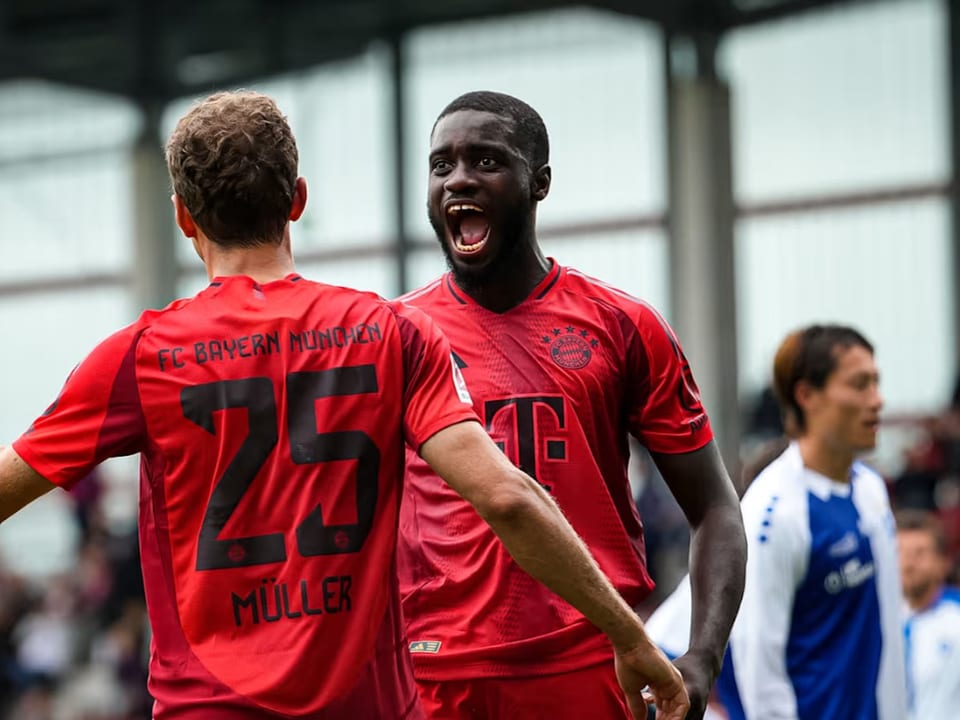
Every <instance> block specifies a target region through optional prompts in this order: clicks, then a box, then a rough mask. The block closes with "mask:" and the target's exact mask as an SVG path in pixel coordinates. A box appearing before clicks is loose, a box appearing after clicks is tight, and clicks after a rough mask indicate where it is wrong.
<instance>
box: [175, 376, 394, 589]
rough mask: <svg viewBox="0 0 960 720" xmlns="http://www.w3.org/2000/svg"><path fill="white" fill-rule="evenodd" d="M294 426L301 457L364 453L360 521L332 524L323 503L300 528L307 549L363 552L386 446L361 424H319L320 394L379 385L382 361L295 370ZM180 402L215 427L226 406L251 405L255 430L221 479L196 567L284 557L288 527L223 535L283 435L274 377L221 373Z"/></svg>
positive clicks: (302, 548) (290, 415)
mask: <svg viewBox="0 0 960 720" xmlns="http://www.w3.org/2000/svg"><path fill="white" fill-rule="evenodd" d="M286 382H287V400H288V406H287V432H288V435H289V438H290V459H291V460H292V461H293V462H294V463H296V464H298V465H307V464H319V463H324V462H332V461H336V460H356V461H357V475H356V488H357V489H356V501H357V522H356V523H352V524H345V525H331V526H327V525H325V524H324V522H323V511H322V507H321V506H320V505H317V507H315V508H314V509H313V510H312V511H311V512H310V513H309V514H308V515H307V517H306V518H304V520H303V521H302V522H301V523H300V524H299V525H298V526H297V528H296V537H297V549H298V551H299V552H300V554H301V555H303V556H304V557H314V556H318V555H336V554H341V553H352V552H357V551H359V550H360V549H361V548H362V547H363V543H364V541H365V540H366V538H367V536H368V535H369V534H370V530H371V529H372V527H373V518H374V515H375V512H376V505H377V498H378V495H379V473H380V450H379V448H377V446H376V444H375V443H374V442H373V439H372V438H371V437H370V436H369V435H367V434H366V433H365V432H363V431H361V430H345V431H336V432H325V433H318V432H317V414H316V404H315V401H316V400H318V399H321V398H328V397H337V396H345V395H360V394H366V393H376V392H378V389H379V386H378V383H377V374H376V367H375V366H374V365H358V366H353V367H339V368H330V369H328V370H321V371H308V372H297V373H290V374H289V375H288V376H287V379H286ZM180 405H181V408H182V410H183V415H184V417H185V418H186V419H188V420H190V421H191V422H193V423H194V424H196V425H198V426H200V427H201V428H203V429H204V430H206V431H207V432H209V433H210V434H211V435H214V434H216V429H215V427H214V423H213V414H214V412H216V411H218V410H226V409H231V408H241V407H245V408H247V422H248V434H247V437H246V438H245V439H244V441H243V443H242V444H241V445H240V448H239V449H238V450H237V453H236V454H235V455H234V457H233V459H232V460H231V461H230V463H229V464H228V466H227V469H226V470H225V471H224V473H223V475H222V476H221V477H220V479H219V480H218V481H217V483H216V485H215V486H214V489H213V492H212V493H211V495H210V499H209V500H208V502H207V507H206V510H205V511H204V516H203V521H202V523H201V526H200V533H199V537H198V540H197V563H196V569H197V570H198V571H201V570H218V569H225V568H235V567H246V566H251V565H262V564H268V563H277V562H283V561H285V560H286V559H287V550H286V544H285V541H284V536H283V533H268V534H263V535H251V536H246V537H238V538H230V539H221V538H220V533H221V532H222V531H223V528H224V527H225V526H226V524H227V522H228V521H229V519H230V516H231V515H232V514H233V512H234V511H235V510H236V509H237V506H238V505H239V504H240V502H241V500H242V499H243V496H244V495H245V494H246V492H247V491H248V490H249V489H250V486H251V485H252V484H253V482H254V480H255V479H256V476H257V475H258V474H259V472H260V470H261V468H262V467H263V465H264V464H265V463H266V461H267V460H268V458H269V457H270V454H271V453H272V452H273V450H274V448H275V447H276V445H277V442H278V440H279V437H278V435H279V431H278V422H277V407H276V400H275V398H274V385H273V382H272V381H271V380H270V378H267V377H252V378H243V379H241V380H219V381H215V382H210V383H204V384H201V385H194V386H191V387H187V388H184V389H183V390H182V391H181V393H180Z"/></svg>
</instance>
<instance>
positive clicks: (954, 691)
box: [906, 589, 960, 720]
mask: <svg viewBox="0 0 960 720" xmlns="http://www.w3.org/2000/svg"><path fill="white" fill-rule="evenodd" d="M907 612H908V614H907V622H906V642H907V699H908V704H909V708H910V712H909V717H910V718H911V720H914V719H916V720H919V719H920V718H949V717H956V716H957V715H958V714H960V591H958V590H955V589H945V590H944V591H943V592H942V593H940V595H939V597H937V599H936V600H935V601H934V602H933V604H931V605H930V606H929V607H927V608H924V609H923V610H920V611H919V612H916V613H913V612H910V611H909V610H908V611H907Z"/></svg>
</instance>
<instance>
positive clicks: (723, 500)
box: [652, 440, 747, 718]
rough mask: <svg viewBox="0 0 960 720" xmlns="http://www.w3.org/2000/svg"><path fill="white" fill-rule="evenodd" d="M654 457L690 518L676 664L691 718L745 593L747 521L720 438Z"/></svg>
mask: <svg viewBox="0 0 960 720" xmlns="http://www.w3.org/2000/svg"><path fill="white" fill-rule="evenodd" d="M652 456H653V460H654V462H655V463H656V465H657V468H658V469H659V470H660V474H661V475H662V476H663V478H664V480H665V481H666V483H667V485H668V486H669V487H670V490H671V492H672V493H673V496H674V497H675V498H676V500H677V502H678V503H679V504H680V507H681V508H682V509H683V512H684V513H685V514H686V516H687V520H688V521H689V523H690V530H691V539H690V587H691V595H692V614H691V618H690V622H691V625H690V627H691V631H690V648H689V650H688V651H687V653H686V655H684V656H683V657H681V658H680V659H678V660H677V661H676V664H677V667H678V668H680V670H681V672H682V673H683V676H684V681H685V682H686V685H687V691H688V692H689V694H690V706H691V714H690V715H689V717H691V718H700V717H701V716H702V713H703V712H704V710H705V708H706V704H707V698H708V695H709V693H710V688H711V687H712V686H713V683H714V682H715V681H716V679H717V676H718V675H719V674H720V666H721V663H722V661H723V654H724V650H725V649H726V646H727V639H728V637H729V636H730V629H731V627H732V626H733V621H734V620H735V619H736V617H737V610H738V609H739V607H740V600H741V597H742V595H743V587H744V573H745V566H746V559H747V542H746V538H745V536H744V531H743V520H742V518H741V516H740V505H739V501H738V499H737V494H736V491H735V490H734V487H733V483H732V482H731V481H730V478H729V476H728V475H727V472H726V470H725V469H724V466H723V461H722V460H721V459H720V453H719V451H718V450H717V446H716V443H715V442H713V441H712V440H711V441H710V442H709V443H707V444H706V445H705V446H704V447H702V448H700V449H699V450H694V451H693V452H688V453H680V454H665V453H652Z"/></svg>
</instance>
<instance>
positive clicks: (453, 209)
mask: <svg viewBox="0 0 960 720" xmlns="http://www.w3.org/2000/svg"><path fill="white" fill-rule="evenodd" d="M465 210H469V211H472V212H478V213H482V212H483V210H482V209H481V208H479V207H478V206H476V205H474V204H472V203H460V204H458V205H450V206H449V207H448V208H447V215H458V214H460V213H462V212H464V211H465Z"/></svg>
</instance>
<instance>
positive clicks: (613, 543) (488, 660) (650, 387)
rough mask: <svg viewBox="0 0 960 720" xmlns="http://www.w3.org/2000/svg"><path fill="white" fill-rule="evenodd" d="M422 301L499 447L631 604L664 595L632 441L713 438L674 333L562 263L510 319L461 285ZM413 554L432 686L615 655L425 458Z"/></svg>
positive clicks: (409, 588) (428, 291) (409, 494)
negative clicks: (656, 578)
mask: <svg viewBox="0 0 960 720" xmlns="http://www.w3.org/2000/svg"><path fill="white" fill-rule="evenodd" d="M406 301H407V302H409V303H411V304H414V305H416V306H418V307H421V308H422V309H423V310H424V311H425V312H427V314H429V315H430V316H431V317H432V318H433V319H434V321H435V322H436V323H437V324H438V325H439V326H440V328H441V329H442V330H443V331H444V333H446V335H447V337H448V338H449V339H450V343H451V345H452V347H453V351H454V353H455V355H456V356H457V358H458V361H459V363H460V365H461V368H462V372H463V375H464V377H465V378H466V381H467V383H468V385H469V387H470V393H471V395H472V396H473V400H474V404H475V409H476V410H477V414H478V415H479V416H480V417H481V419H482V421H483V423H484V426H485V428H486V430H487V431H488V432H489V433H490V435H491V437H492V438H493V440H494V441H495V442H496V443H497V444H498V445H499V446H500V448H501V449H502V450H503V452H504V453H505V454H506V455H507V457H508V458H510V459H511V460H512V461H513V462H514V463H515V464H516V465H517V466H519V467H520V468H521V469H523V470H524V471H526V472H527V473H528V474H529V475H531V476H532V477H534V478H535V479H536V480H537V481H538V482H539V483H540V484H541V485H543V486H544V487H545V488H546V489H547V490H548V492H550V493H551V495H553V496H554V498H555V499H556V500H557V503H558V504H559V505H560V507H561V508H562V509H563V511H564V513H565V515H566V516H567V518H568V519H569V520H570V522H571V524H572V525H573V527H574V528H575V529H576V530H577V532H578V533H579V534H580V535H581V537H583V539H584V540H585V541H586V543H587V545H588V546H589V547H590V549H591V551H592V552H593V554H594V556H595V557H596V559H597V562H598V563H599V565H600V567H601V569H602V570H603V571H604V572H605V573H606V574H607V575H608V577H610V579H611V580H612V582H613V583H614V585H615V586H616V587H617V589H618V590H619V591H620V592H621V594H622V595H623V596H624V597H625V598H626V599H627V601H628V602H630V603H638V602H639V601H640V600H642V599H643V598H644V597H645V596H646V595H647V594H648V593H649V591H650V589H651V588H652V586H653V585H652V582H651V580H650V577H649V576H648V574H647V570H646V563H645V557H644V545H643V528H642V525H641V521H640V517H639V514H638V512H637V509H636V506H635V505H634V503H633V499H632V496H631V490H630V485H629V481H628V478H627V462H628V458H629V452H628V435H629V434H632V435H634V436H636V437H637V438H638V439H639V440H640V441H641V442H643V443H644V444H645V445H647V447H649V448H650V449H651V450H653V451H656V452H667V453H676V452H688V451H691V450H695V449H697V448H699V447H701V446H702V445H704V444H705V443H707V442H708V441H709V440H710V438H711V432H710V426H709V423H708V422H707V418H706V415H705V414H704V412H703V408H702V407H701V406H700V403H699V400H698V399H697V393H696V386H695V385H694V384H693V380H692V377H690V374H689V369H688V367H687V365H686V361H685V360H684V358H683V354H682V352H681V350H680V346H679V344H678V343H677V341H676V338H675V336H674V335H673V331H672V330H671V329H670V328H669V326H668V325H667V324H666V323H665V322H664V321H663V320H662V318H660V316H659V315H658V314H657V313H656V311H654V310H653V309H652V308H650V307H649V306H647V305H645V304H644V303H642V302H640V301H638V300H636V299H634V298H630V297H628V296H626V295H624V294H623V293H619V292H617V291H616V290H613V289H612V288H608V287H605V286H603V285H602V284H600V283H598V282H596V281H593V280H591V279H589V278H586V277H584V276H582V275H580V274H578V273H576V272H575V271H573V270H568V269H566V268H562V267H560V266H558V265H554V267H553V268H552V270H551V271H550V272H549V273H548V274H547V276H546V277H545V278H544V279H543V281H542V282H541V283H540V285H539V286H538V287H537V288H535V289H534V290H533V292H532V293H531V294H530V296H529V297H528V298H527V299H526V300H525V301H524V302H523V303H521V304H520V305H518V306H516V307H514V308H512V309H511V310H509V311H507V312H504V313H493V312H490V311H489V310H486V309H485V308H483V307H481V306H479V305H478V304H476V303H475V302H474V301H473V300H472V299H470V298H469V297H468V296H467V295H466V294H464V293H463V292H462V291H460V289H459V288H457V287H456V285H455V284H454V282H453V280H452V277H451V276H450V275H447V276H445V277H444V278H442V279H441V280H440V281H439V282H435V283H434V284H432V285H430V286H428V287H426V288H424V290H422V291H420V292H416V293H412V294H411V295H409V296H407V298H406ZM544 552H550V549H549V548H544ZM399 557H400V569H401V594H402V596H403V603H404V615H405V621H406V623H407V630H408V635H409V638H410V641H411V649H412V651H413V656H414V661H415V665H416V671H417V674H418V677H422V678H425V679H438V680H442V679H466V678H468V677H472V676H484V675H485V676H491V677H504V676H516V675H521V674H524V673H528V674H549V673H556V672H564V671H567V670H574V669H577V668H583V667H586V666H589V665H591V664H594V663H596V662H599V661H600V660H602V659H604V658H607V657H609V655H610V648H609V644H608V643H606V641H605V640H604V638H603V637H602V635H600V633H599V631H597V630H596V629H595V628H593V627H592V626H591V625H589V624H588V623H587V622H586V621H585V620H584V618H583V616H582V615H581V614H580V613H578V612H577V611H576V610H574V609H573V608H572V607H571V606H570V605H569V604H567V603H566V602H564V601H563V600H561V599H560V598H559V597H558V596H556V595H555V594H553V593H552V592H550V591H549V590H547V589H546V588H545V587H543V586H542V585H540V584H539V583H537V582H536V581H534V580H533V579H532V578H530V577H528V576H527V575H526V574H525V573H523V572H522V571H521V570H520V568H519V567H518V566H517V565H516V564H515V563H514V562H513V561H512V559H511V558H510V557H509V556H508V555H507V553H506V552H505V551H504V549H503V548H502V546H501V545H500V543H499V542H498V541H497V540H496V538H495V536H494V535H493V533H492V532H491V531H490V530H489V528H488V527H487V526H486V525H485V524H483V523H482V521H480V519H479V518H478V516H477V514H476V513H475V512H474V511H473V509H472V508H470V507H469V506H468V505H467V504H466V503H464V502H463V501H462V500H461V499H460V498H458V497H457V496H456V494H455V493H453V492H452V491H451V490H450V489H449V488H448V487H446V486H445V485H444V484H443V483H442V482H441V481H440V480H439V478H437V477H436V476H435V475H434V474H433V473H432V472H431V470H430V468H429V467H428V466H427V465H426V464H425V463H424V462H423V461H422V460H421V459H420V458H419V457H417V456H416V455H415V454H414V453H409V454H408V458H407V484H406V488H405V498H404V504H403V508H402V511H401V544H400V553H399Z"/></svg>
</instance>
